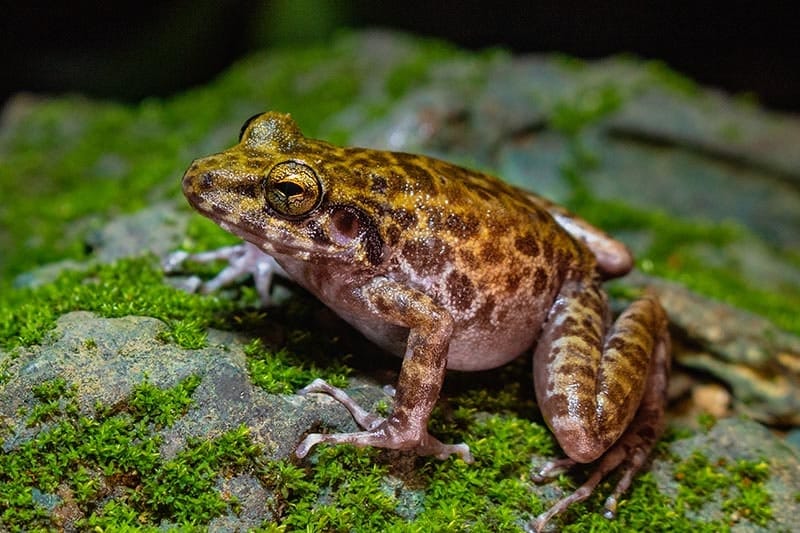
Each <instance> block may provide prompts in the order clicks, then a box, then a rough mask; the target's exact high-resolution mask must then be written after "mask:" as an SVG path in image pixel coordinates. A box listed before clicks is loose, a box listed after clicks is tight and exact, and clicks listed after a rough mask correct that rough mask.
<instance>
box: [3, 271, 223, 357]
mask: <svg viewBox="0 0 800 533" xmlns="http://www.w3.org/2000/svg"><path fill="white" fill-rule="evenodd" d="M163 279H164V275H163V273H162V272H161V270H160V268H159V267H158V266H157V264H156V261H155V260H154V259H153V258H140V259H127V260H123V261H119V262H117V263H114V264H110V265H92V266H89V267H87V268H86V270H84V271H72V270H70V271H65V272H63V273H62V274H60V275H59V276H58V277H57V278H56V279H55V280H54V281H53V282H51V283H46V284H44V285H42V286H39V287H33V288H7V289H6V290H4V291H2V294H0V346H4V347H12V348H13V347H14V346H27V345H30V344H36V343H39V342H41V340H42V338H43V336H44V335H45V333H46V332H47V331H49V330H50V329H52V328H53V326H54V325H55V321H56V319H57V318H58V317H59V316H61V315H62V314H64V313H67V312H70V311H77V310H84V311H92V312H95V313H98V314H99V315H101V316H104V317H122V316H128V315H137V316H152V317H155V318H159V319H161V320H163V321H164V322H166V323H167V324H168V325H169V326H170V330H169V332H168V333H167V334H166V338H167V339H169V340H173V341H175V342H177V343H178V344H179V345H181V346H183V347H185V348H197V347H199V346H203V345H204V344H205V338H206V329H207V328H208V327H209V326H211V325H220V324H221V323H222V320H223V318H222V314H223V312H225V311H230V310H231V309H232V305H233V304H232V303H231V302H230V301H228V300H223V299H220V298H216V297H213V296H200V295H195V294H188V293H186V292H185V291H181V290H178V289H175V288H173V287H170V286H168V285H165V284H164V282H163Z"/></svg>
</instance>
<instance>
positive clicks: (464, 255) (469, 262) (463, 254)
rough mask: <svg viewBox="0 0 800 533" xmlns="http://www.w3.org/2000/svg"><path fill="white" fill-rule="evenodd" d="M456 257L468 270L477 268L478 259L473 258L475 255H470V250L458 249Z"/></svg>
mask: <svg viewBox="0 0 800 533" xmlns="http://www.w3.org/2000/svg"><path fill="white" fill-rule="evenodd" d="M458 257H459V258H460V259H461V261H462V262H463V263H464V265H465V266H466V267H467V268H468V269H470V270H471V269H475V268H477V267H478V258H477V257H475V254H474V253H472V251H471V250H467V249H465V248H460V249H459V250H458Z"/></svg>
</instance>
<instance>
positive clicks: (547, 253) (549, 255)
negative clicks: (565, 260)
mask: <svg viewBox="0 0 800 533" xmlns="http://www.w3.org/2000/svg"><path fill="white" fill-rule="evenodd" d="M542 248H543V251H544V260H545V261H547V264H548V265H552V264H553V257H554V256H553V253H554V250H553V243H552V242H550V240H549V239H546V240H545V241H544V243H542Z"/></svg>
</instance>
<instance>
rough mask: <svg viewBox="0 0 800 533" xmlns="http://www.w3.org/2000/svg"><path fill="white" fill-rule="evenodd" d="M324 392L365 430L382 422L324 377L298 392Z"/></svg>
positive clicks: (382, 420)
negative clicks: (348, 412)
mask: <svg viewBox="0 0 800 533" xmlns="http://www.w3.org/2000/svg"><path fill="white" fill-rule="evenodd" d="M314 392H316V393H319V394H326V395H328V396H330V397H332V398H333V399H334V400H336V401H337V402H339V403H340V404H342V406H343V407H344V408H345V409H347V410H348V411H350V414H351V415H352V417H353V420H355V421H356V424H358V425H359V427H361V428H362V429H365V430H367V431H370V430H373V429H375V428H377V427H378V426H380V425H381V424H382V423H383V422H384V418H383V417H381V416H378V415H376V414H374V413H370V412H369V411H367V410H366V409H364V408H363V407H361V406H360V405H359V404H358V403H357V402H356V401H355V400H353V399H352V398H351V397H350V396H349V395H348V394H347V393H346V392H345V391H343V390H342V389H340V388H338V387H334V386H333V385H331V384H330V383H328V382H327V381H325V380H324V379H320V378H317V379H315V380H314V381H312V382H311V383H309V384H308V385H306V386H305V387H303V388H302V389H300V390H299V391H297V393H298V394H300V395H302V396H305V395H307V394H310V393H314Z"/></svg>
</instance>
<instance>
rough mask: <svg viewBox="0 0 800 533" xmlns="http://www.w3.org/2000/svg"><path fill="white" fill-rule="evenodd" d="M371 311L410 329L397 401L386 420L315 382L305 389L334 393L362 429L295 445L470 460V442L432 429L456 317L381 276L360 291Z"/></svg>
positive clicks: (300, 451) (301, 453) (299, 453)
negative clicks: (441, 436) (449, 439)
mask: <svg viewBox="0 0 800 533" xmlns="http://www.w3.org/2000/svg"><path fill="white" fill-rule="evenodd" d="M359 296H360V298H362V299H363V300H364V301H365V302H366V305H367V306H368V308H369V312H371V313H373V314H375V315H377V316H379V317H380V318H381V319H383V320H385V321H386V322H389V323H391V324H395V325H398V326H403V327H407V328H409V334H408V343H407V346H406V353H405V356H404V359H403V365H402V367H401V369H400V377H399V379H398V381H397V387H396V393H395V398H394V405H393V407H392V409H391V412H390V413H389V415H388V416H387V417H386V418H380V417H378V416H377V415H372V414H369V413H367V412H366V411H365V410H364V409H362V408H361V407H360V406H359V405H358V404H356V403H355V402H354V401H353V400H352V399H351V398H350V397H349V396H347V394H346V393H345V392H344V391H342V390H339V389H336V388H334V387H331V386H330V385H328V384H327V383H325V382H323V381H320V380H317V381H315V382H314V383H312V384H311V385H310V386H309V387H307V388H306V389H305V391H304V392H322V393H325V394H329V395H331V396H333V397H334V398H335V399H336V400H338V401H339V402H340V403H342V404H343V405H344V406H345V407H346V408H347V409H348V410H349V411H350V412H351V414H352V415H353V417H354V418H355V420H356V422H357V423H358V424H359V425H360V426H361V427H362V428H363V429H364V431H360V432H356V433H332V434H321V433H313V434H311V435H308V436H307V437H306V438H305V439H304V440H303V441H302V442H301V443H300V445H299V446H298V447H297V450H296V452H295V453H296V454H297V456H298V457H304V456H305V455H306V454H307V453H308V452H309V450H310V449H311V448H312V447H313V446H314V445H316V444H319V443H322V442H326V443H349V444H353V445H355V446H376V447H380V448H391V449H398V450H414V451H415V452H416V453H417V454H419V455H434V456H436V457H438V458H440V459H444V458H446V457H449V456H450V455H452V454H457V455H459V456H460V457H461V458H462V459H463V460H465V461H467V462H472V455H471V454H470V452H469V447H468V446H467V445H466V444H463V443H461V444H443V443H442V442H440V441H439V440H438V439H436V438H435V437H433V436H431V435H430V434H429V433H428V419H429V418H430V414H431V411H432V410H433V407H434V406H435V405H436V402H437V400H438V399H439V392H440V391H441V389H442V382H443V381H444V375H445V368H446V365H447V352H448V348H449V345H450V336H451V334H452V331H453V319H452V317H451V316H450V314H449V313H447V311H445V310H444V309H442V308H441V307H440V306H438V305H437V304H436V303H434V302H433V300H432V299H431V298H429V297H428V296H426V295H425V294H423V293H421V292H419V291H415V290H413V289H409V288H407V287H403V286H402V285H399V284H397V283H395V282H393V281H390V280H388V279H385V278H377V279H375V280H372V281H371V282H370V283H368V284H367V285H365V286H364V287H362V288H361V289H360V295H359Z"/></svg>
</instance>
